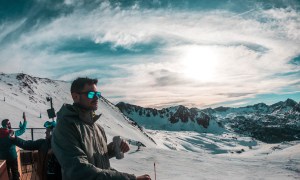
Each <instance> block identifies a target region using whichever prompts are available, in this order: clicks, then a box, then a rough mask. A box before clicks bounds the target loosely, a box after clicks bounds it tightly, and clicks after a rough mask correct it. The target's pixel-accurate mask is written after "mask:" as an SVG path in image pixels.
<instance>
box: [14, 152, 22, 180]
mask: <svg viewBox="0 0 300 180" xmlns="http://www.w3.org/2000/svg"><path fill="white" fill-rule="evenodd" d="M16 150H17V155H18V171H19V174H20V179H22V176H23V174H22V164H21V155H20V148H18V147H16Z"/></svg>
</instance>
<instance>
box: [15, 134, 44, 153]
mask: <svg viewBox="0 0 300 180" xmlns="http://www.w3.org/2000/svg"><path fill="white" fill-rule="evenodd" d="M45 141H46V139H38V140H36V141H25V140H23V139H21V138H18V137H16V138H15V139H14V140H13V143H14V144H15V145H16V146H18V147H20V148H22V149H25V150H38V149H39V148H40V147H41V145H42V144H43V143H44V142H45Z"/></svg>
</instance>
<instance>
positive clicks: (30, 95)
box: [0, 73, 156, 147]
mask: <svg viewBox="0 0 300 180" xmlns="http://www.w3.org/2000/svg"><path fill="white" fill-rule="evenodd" d="M70 85H71V84H70V82H63V81H53V80H50V79H44V78H37V77H32V76H29V75H26V74H3V73H2V74H0V91H1V96H2V97H0V99H1V100H0V105H1V111H0V118H1V120H2V119H6V118H7V119H10V121H11V123H12V127H18V123H19V121H21V120H22V113H23V112H25V113H26V116H27V120H28V126H27V127H35V128H42V127H43V124H44V122H45V121H47V120H49V118H48V115H47V109H49V108H50V102H47V100H46V97H52V100H53V106H54V109H55V110H56V111H58V110H59V109H60V107H61V106H62V105H63V104H64V103H72V99H71V95H70ZM4 98H5V101H4ZM97 113H99V114H100V113H101V114H102V116H101V117H100V119H99V120H98V123H100V124H101V125H102V126H103V127H104V129H105V131H106V133H107V137H108V140H109V141H111V140H112V137H113V136H115V135H121V136H122V137H123V138H127V139H132V140H135V141H140V142H142V143H143V144H145V145H146V146H149V147H154V146H156V145H155V142H154V141H153V139H151V138H150V137H149V136H148V135H147V134H146V133H145V132H143V131H142V130H141V129H139V128H138V126H136V125H134V124H133V123H132V122H131V121H130V120H129V119H127V118H126V117H125V116H123V114H122V113H121V112H120V111H119V110H118V108H116V107H115V106H114V105H113V104H111V103H110V102H109V101H108V100H106V99H105V98H102V99H101V100H100V101H99V109H98V110H97ZM40 117H41V118H40ZM37 132H38V134H35V135H34V136H35V138H39V137H44V133H43V132H39V131H37ZM23 138H27V139H28V138H31V136H30V132H27V133H25V134H24V135H23Z"/></svg>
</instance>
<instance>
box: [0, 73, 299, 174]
mask: <svg viewBox="0 0 300 180" xmlns="http://www.w3.org/2000/svg"><path fill="white" fill-rule="evenodd" d="M16 77H17V74H10V75H6V74H0V79H1V80H0V92H1V94H0V106H1V108H0V118H1V119H4V118H8V119H10V120H11V122H12V126H13V127H17V126H18V123H19V121H21V120H22V112H26V115H27V119H28V127H36V128H40V127H42V126H43V124H44V122H45V121H46V120H49V119H48V118H47V112H46V110H47V109H49V102H47V101H46V97H47V96H51V97H52V98H53V102H54V108H55V110H56V111H58V110H59V108H60V107H61V106H62V104H63V103H72V99H71V96H70V93H69V89H70V83H68V82H62V81H53V82H49V81H48V80H46V79H40V78H34V79H36V81H37V83H34V82H33V83H31V84H30V83H28V84H29V85H30V88H31V89H32V90H33V91H34V93H29V92H28V89H30V88H28V87H23V86H21V84H22V83H20V80H17V79H16ZM27 78H28V77H27ZM31 78H32V77H31ZM29 79H30V77H29ZM26 82H27V80H26ZM28 82H29V81H28ZM9 84H11V85H9ZM2 96H3V97H2ZM4 97H5V101H4ZM29 97H32V98H31V99H30V98H29ZM40 113H41V114H42V118H39V115H40ZM97 113H101V114H102V116H101V118H100V120H99V121H98V123H100V124H101V125H102V126H103V128H104V129H105V131H106V134H107V137H108V141H111V140H112V137H113V136H115V135H121V137H123V138H126V139H133V140H136V141H140V142H142V143H143V144H145V145H146V147H142V148H141V150H140V151H137V147H136V146H132V145H130V148H131V150H130V151H129V152H128V153H126V154H125V158H124V159H122V160H117V159H115V158H113V159H111V165H112V167H113V168H115V169H117V170H119V171H122V172H127V173H133V174H136V175H142V174H149V175H151V177H152V179H154V166H153V164H154V163H155V164H156V172H157V173H156V175H157V180H171V179H172V180H183V179H184V180H199V179H207V180H210V179H272V180H273V179H278V180H282V179H300V143H299V141H293V142H282V143H278V144H266V143H263V142H260V141H258V140H255V139H253V138H250V137H246V136H242V135H239V134H236V133H232V132H228V131H221V132H219V131H217V133H216V131H213V130H212V131H207V132H202V133H199V132H194V131H166V130H162V129H161V130H150V129H144V131H141V130H140V129H139V128H138V127H137V126H133V125H132V122H131V121H130V120H129V119H128V118H126V117H125V116H124V115H123V114H122V113H121V112H120V111H119V110H118V108H116V107H115V106H114V105H113V104H112V103H110V102H109V101H107V100H106V99H105V98H103V99H101V101H100V102H99V110H98V111H97ZM156 125H157V124H156ZM159 125H160V124H158V125H157V126H159ZM177 128H180V126H179V127H177ZM35 133H36V134H35V138H37V137H44V130H38V131H36V132H35ZM21 137H22V138H25V139H30V138H31V136H30V132H27V133H26V134H24V135H22V136H21ZM148 137H151V138H152V139H153V140H154V141H155V143H154V142H153V141H152V140H151V139H150V138H148Z"/></svg>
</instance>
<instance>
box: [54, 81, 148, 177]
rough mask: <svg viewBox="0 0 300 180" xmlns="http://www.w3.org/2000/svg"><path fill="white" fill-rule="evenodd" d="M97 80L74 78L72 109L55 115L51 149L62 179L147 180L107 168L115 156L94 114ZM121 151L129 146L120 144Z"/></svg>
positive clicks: (124, 150)
mask: <svg viewBox="0 0 300 180" xmlns="http://www.w3.org/2000/svg"><path fill="white" fill-rule="evenodd" d="M97 82H98V80H96V79H89V78H77V79H76V80H75V81H73V83H72V85H71V95H72V98H73V101H74V104H73V105H68V104H65V105H63V106H62V108H61V109H60V111H59V112H58V113H57V122H58V124H57V127H56V129H55V131H54V133H53V137H52V138H53V139H52V149H53V152H54V154H55V155H56V157H57V159H58V161H59V163H60V165H61V167H62V178H63V179H66V180H68V179H72V180H76V179H80V180H81V179H85V180H112V179H113V180H150V179H151V178H150V176H149V175H142V176H138V177H136V176H135V175H132V174H127V173H122V172H118V171H116V170H114V169H112V168H111V167H110V162H109V158H112V157H113V156H115V153H114V145H113V143H110V144H108V145H107V139H106V135H105V132H104V129H103V128H102V127H101V126H100V125H99V124H98V123H96V121H97V120H98V119H99V117H100V115H96V114H95V110H97V109H98V100H99V98H100V96H101V94H100V92H98V90H97V86H96V85H97ZM120 149H121V151H122V152H123V153H124V152H128V151H129V146H128V144H127V143H126V142H125V141H122V142H121V145H120Z"/></svg>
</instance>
